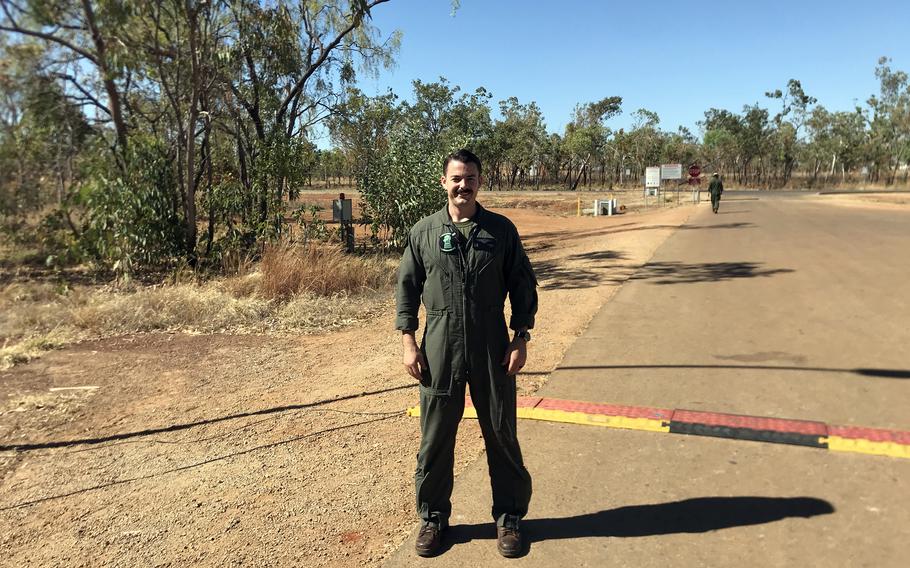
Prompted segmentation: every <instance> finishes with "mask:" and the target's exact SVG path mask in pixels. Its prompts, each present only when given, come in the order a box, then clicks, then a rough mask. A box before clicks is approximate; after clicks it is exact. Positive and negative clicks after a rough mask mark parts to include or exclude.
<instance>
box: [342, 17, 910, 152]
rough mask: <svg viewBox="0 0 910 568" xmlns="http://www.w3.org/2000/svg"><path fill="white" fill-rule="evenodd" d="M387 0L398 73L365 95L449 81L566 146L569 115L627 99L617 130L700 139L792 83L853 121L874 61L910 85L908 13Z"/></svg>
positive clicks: (871, 83)
mask: <svg viewBox="0 0 910 568" xmlns="http://www.w3.org/2000/svg"><path fill="white" fill-rule="evenodd" d="M451 13H452V9H451V4H450V2H449V0H392V1H391V2H389V3H387V4H382V5H380V6H377V7H376V8H375V9H374V11H373V22H374V24H375V25H377V26H378V27H379V28H380V30H382V32H383V33H388V32H391V31H393V30H394V29H400V30H401V31H402V32H403V34H404V35H403V39H402V45H401V50H400V52H399V54H398V57H397V66H396V67H395V69H393V70H391V71H382V72H381V73H380V75H379V77H378V78H364V79H362V80H361V82H360V88H361V89H363V90H364V92H366V93H367V94H369V95H376V94H380V93H384V92H385V91H386V89H388V88H389V87H391V88H392V90H393V91H395V93H396V94H398V95H399V96H400V97H404V98H408V97H410V94H411V81H412V80H414V79H421V80H422V81H435V80H437V79H438V78H439V77H440V76H444V77H446V78H447V79H448V80H449V81H450V82H451V83H452V84H455V85H458V86H460V87H461V89H462V90H463V91H468V92H471V91H473V90H474V89H475V88H477V87H479V86H483V87H486V88H487V90H489V91H490V92H492V94H493V99H492V102H493V107H494V109H495V108H496V107H497V106H498V104H497V102H498V101H499V100H502V99H505V98H508V97H510V96H516V97H518V99H519V100H520V101H521V102H523V103H526V102H530V101H535V102H536V103H537V104H538V106H539V107H540V108H541V110H542V111H543V113H544V116H545V117H546V122H547V128H548V130H549V131H551V132H560V133H562V131H563V128H564V127H565V124H566V122H568V120H569V118H570V116H571V113H572V109H573V107H574V106H575V104H576V103H579V102H591V101H596V100H599V99H601V98H603V97H606V96H614V95H618V96H621V97H622V98H623V113H622V115H620V116H618V117H616V118H614V119H613V120H612V121H611V122H610V125H611V126H612V127H613V128H621V127H628V126H630V125H631V123H632V118H631V114H632V113H633V112H634V111H635V110H637V109H638V108H647V109H649V110H652V111H655V112H657V114H658V115H659V116H660V119H661V125H660V126H661V128H662V129H663V130H670V131H675V130H676V128H677V127H678V126H680V125H682V126H686V127H687V128H689V129H690V130H692V132H693V133H695V134H696V135H698V134H699V131H698V127H697V125H696V122H697V121H698V120H701V119H702V118H703V114H704V111H705V110H707V109H709V108H711V107H716V108H725V109H728V110H732V111H735V112H739V111H741V110H742V107H743V105H745V104H753V103H755V102H759V103H760V104H762V105H763V106H771V105H774V106H773V107H772V108H776V106H777V103H776V101H770V100H768V99H766V98H765V96H764V93H765V91H769V90H774V89H784V88H785V87H786V84H787V81H788V80H789V79H791V78H795V79H799V80H800V81H801V82H802V85H803V88H804V89H805V91H806V93H807V94H809V95H812V96H814V97H816V98H818V100H819V103H820V104H822V105H824V106H825V107H826V108H828V109H829V110H850V109H852V108H853V107H854V105H855V104H857V103H860V104H862V103H864V102H865V101H866V100H867V99H868V97H869V96H870V95H872V94H874V93H876V92H877V91H878V83H877V80H876V78H875V74H874V69H875V65H876V62H877V60H878V58H879V57H880V56H883V55H884V56H888V57H891V58H892V68H895V69H900V70H904V71H908V72H910V41H908V40H907V33H908V32H907V25H908V23H910V2H907V1H905V0H892V1H880V0H865V1H863V2H844V1H838V0H835V1H800V0H791V1H788V2H784V1H759V0H755V1H749V2H740V1H736V0H730V1H728V2H720V1H702V2H672V1H646V0H642V1H638V2H633V1H627V2H617V1H597V0H590V1H583V0H557V1H546V2H545V1H537V0H526V1H520V0H461V7H460V8H459V9H458V10H457V12H456V13H455V15H454V16H452V15H451Z"/></svg>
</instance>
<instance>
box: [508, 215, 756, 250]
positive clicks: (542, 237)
mask: <svg viewBox="0 0 910 568" xmlns="http://www.w3.org/2000/svg"><path fill="white" fill-rule="evenodd" d="M753 227H755V225H754V224H753V223H749V222H745V221H741V222H735V223H717V224H715V225H639V224H637V223H621V224H619V225H612V226H609V227H604V228H603V229H591V230H588V231H547V232H543V233H527V234H525V235H524V236H523V238H522V240H523V241H524V243H525V246H526V248H527V249H528V250H532V251H537V250H544V249H547V248H551V247H552V246H553V243H556V242H571V241H577V240H582V239H586V238H588V237H598V236H603V235H614V234H617V233H629V232H634V231H656V230H660V229H680V230H684V231H693V230H702V229H709V230H714V229H751V228H753ZM541 242H543V243H547V244H546V245H543V246H541V245H540V243H541Z"/></svg>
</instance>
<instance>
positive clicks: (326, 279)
mask: <svg viewBox="0 0 910 568" xmlns="http://www.w3.org/2000/svg"><path fill="white" fill-rule="evenodd" d="M390 268H393V267H392V266H391V265H390V264H389V262H388V261H387V260H383V259H378V258H358V257H352V256H349V255H346V254H344V253H343V252H341V251H340V250H338V249H337V248H335V247H331V248H330V247H326V246H320V245H309V246H303V247H298V246H293V245H288V244H278V245H273V246H270V247H269V248H267V249H266V250H265V253H264V254H263V255H262V263H261V267H260V270H261V272H262V281H261V282H260V285H259V291H260V293H261V294H262V295H263V296H265V297H267V298H272V299H286V298H290V297H293V296H295V295H297V294H299V293H302V292H310V293H313V294H318V295H320V296H330V295H332V294H338V293H342V292H361V291H364V290H377V289H380V288H384V287H387V286H388V285H389V284H391V278H392V274H393V273H394V271H393V270H390Z"/></svg>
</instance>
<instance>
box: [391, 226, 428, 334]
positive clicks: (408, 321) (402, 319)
mask: <svg viewBox="0 0 910 568" xmlns="http://www.w3.org/2000/svg"><path fill="white" fill-rule="evenodd" d="M416 247H417V245H416V243H415V239H414V235H413V234H411V235H408V242H407V246H406V247H405V249H404V253H403V254H402V255H401V264H399V265H398V285H397V287H396V291H395V301H396V303H397V305H398V315H397V317H396V318H395V329H400V330H403V331H404V330H407V331H416V330H417V328H418V326H419V325H420V322H419V320H418V317H417V313H418V310H419V309H420V296H421V294H422V293H423V283H424V281H425V280H426V271H425V270H424V266H423V261H422V259H421V257H420V251H419V250H417V248H416Z"/></svg>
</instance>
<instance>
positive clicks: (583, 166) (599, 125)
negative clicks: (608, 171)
mask: <svg viewBox="0 0 910 568" xmlns="http://www.w3.org/2000/svg"><path fill="white" fill-rule="evenodd" d="M621 109H622V97H606V98H603V99H601V100H599V101H596V102H593V103H585V104H579V105H576V107H575V110H574V112H573V117H572V121H571V122H569V124H567V125H566V131H565V136H564V139H563V140H564V143H565V147H566V150H567V151H568V153H569V155H570V157H571V162H570V165H569V175H568V176H567V179H568V180H571V181H570V183H569V188H570V189H572V190H575V189H577V188H578V183H579V181H580V180H581V179H582V177H583V176H584V178H585V181H586V182H587V179H588V175H589V169H590V164H591V161H592V160H599V159H600V157H601V156H602V155H603V154H604V153H605V151H606V144H607V138H608V136H609V135H610V130H609V128H607V126H606V122H607V121H608V120H609V119H610V118H612V117H614V116H616V115H618V114H619V113H620V112H621ZM576 172H577V173H576Z"/></svg>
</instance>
